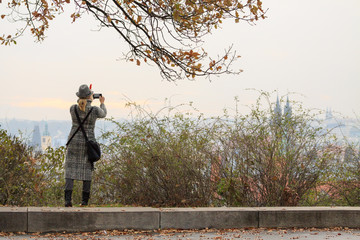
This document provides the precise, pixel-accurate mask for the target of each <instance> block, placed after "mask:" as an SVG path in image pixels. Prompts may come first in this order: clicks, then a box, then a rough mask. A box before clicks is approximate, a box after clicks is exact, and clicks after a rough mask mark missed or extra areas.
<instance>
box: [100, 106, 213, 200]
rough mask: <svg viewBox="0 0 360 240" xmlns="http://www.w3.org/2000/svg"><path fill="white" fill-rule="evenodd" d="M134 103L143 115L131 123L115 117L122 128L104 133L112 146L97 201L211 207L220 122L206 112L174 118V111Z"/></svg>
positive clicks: (103, 163)
mask: <svg viewBox="0 0 360 240" xmlns="http://www.w3.org/2000/svg"><path fill="white" fill-rule="evenodd" d="M131 107H133V108H134V110H136V111H137V114H136V115H134V116H133V118H132V119H131V120H129V121H123V122H116V121H113V123H114V124H116V129H115V130H113V131H111V132H108V133H106V134H105V135H104V136H103V138H105V139H106V141H108V144H107V145H106V146H104V148H103V149H104V160H103V161H101V162H100V163H98V165H97V166H98V170H97V172H96V177H95V181H94V182H95V183H96V182H98V185H97V186H95V187H96V188H97V191H95V192H96V194H97V196H96V197H97V202H98V203H109V202H111V201H113V200H115V201H116V202H120V203H124V204H132V205H143V206H208V205H209V204H210V201H211V198H212V195H213V193H214V192H215V184H214V182H213V181H212V179H211V176H212V168H213V166H214V164H217V153H216V151H215V150H216V149H215V147H214V146H215V140H214V135H215V134H214V132H215V131H216V128H215V125H214V124H213V123H210V122H207V121H206V120H205V119H204V118H203V116H202V115H200V116H198V117H197V118H194V117H192V116H190V115H184V114H181V113H179V112H177V113H176V114H174V115H172V116H170V113H171V112H172V111H174V109H168V110H169V115H167V116H162V117H160V116H159V114H160V113H157V114H153V113H152V112H147V111H145V109H143V108H141V107H140V106H137V105H131ZM163 111H165V110H163Z"/></svg>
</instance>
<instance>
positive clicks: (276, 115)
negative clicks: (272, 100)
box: [274, 96, 282, 124]
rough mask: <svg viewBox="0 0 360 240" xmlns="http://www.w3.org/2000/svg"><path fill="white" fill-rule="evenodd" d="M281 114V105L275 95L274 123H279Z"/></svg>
mask: <svg viewBox="0 0 360 240" xmlns="http://www.w3.org/2000/svg"><path fill="white" fill-rule="evenodd" d="M281 115H282V110H281V106H280V100H279V96H277V99H276V106H275V108H274V123H275V124H281Z"/></svg>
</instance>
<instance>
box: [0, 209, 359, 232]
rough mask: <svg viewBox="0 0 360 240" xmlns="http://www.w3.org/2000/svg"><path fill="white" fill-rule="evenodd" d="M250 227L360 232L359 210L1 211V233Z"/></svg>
mask: <svg viewBox="0 0 360 240" xmlns="http://www.w3.org/2000/svg"><path fill="white" fill-rule="evenodd" d="M245 227H255V228H256V227H271V228H273V227H280V228H291V227H298V228H305V227H314V228H327V227H349V228H360V207H269V208H225V207H221V208H145V207H144V208H143V207H139V208H137V207H128V208H48V207H44V208H37V207H29V208H26V207H0V232H1V231H2V232H60V231H67V232H81V231H85V232H86V231H96V230H115V229H116V230H124V229H137V230H156V229H204V228H214V229H225V228H245Z"/></svg>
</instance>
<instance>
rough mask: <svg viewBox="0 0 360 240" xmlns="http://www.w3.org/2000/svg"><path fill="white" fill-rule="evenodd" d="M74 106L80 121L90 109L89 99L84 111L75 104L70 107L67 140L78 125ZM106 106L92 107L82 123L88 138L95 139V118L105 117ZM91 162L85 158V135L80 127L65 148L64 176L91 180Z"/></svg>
mask: <svg viewBox="0 0 360 240" xmlns="http://www.w3.org/2000/svg"><path fill="white" fill-rule="evenodd" d="M75 107H76V108H77V112H78V113H79V117H80V119H81V121H82V120H83V119H84V118H85V116H86V115H87V113H88V112H89V111H90V109H91V108H92V107H91V101H88V102H87V104H86V109H85V112H83V111H81V110H80V109H79V108H78V105H77V104H74V105H72V106H71V107H70V114H71V119H72V127H71V130H70V134H69V137H68V140H69V139H70V138H71V136H72V135H73V134H74V132H75V131H76V129H77V128H78V126H79V123H78V120H77V118H76V114H75ZM106 113H107V112H106V107H105V105H104V104H101V105H100V108H99V107H93V110H92V112H91V113H90V115H89V117H88V119H87V120H86V122H85V123H84V124H83V126H84V129H85V132H86V135H87V137H88V139H89V140H95V133H94V128H95V122H96V119H97V118H104V117H106ZM91 175H92V171H91V164H90V162H89V161H88V160H87V154H86V143H85V137H84V134H83V133H82V131H81V129H79V131H78V132H77V133H76V135H75V136H74V138H73V139H72V140H71V142H70V143H69V144H68V146H67V149H66V158H65V178H70V179H76V180H82V181H91Z"/></svg>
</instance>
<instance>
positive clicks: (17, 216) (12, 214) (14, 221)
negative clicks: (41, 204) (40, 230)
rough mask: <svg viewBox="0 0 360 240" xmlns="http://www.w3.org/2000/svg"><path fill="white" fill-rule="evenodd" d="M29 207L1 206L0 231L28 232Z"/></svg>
mask: <svg viewBox="0 0 360 240" xmlns="http://www.w3.org/2000/svg"><path fill="white" fill-rule="evenodd" d="M27 216H28V215H27V208H23V207H21V208H18V207H0V232H26V231H27V221H28V220H27Z"/></svg>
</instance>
